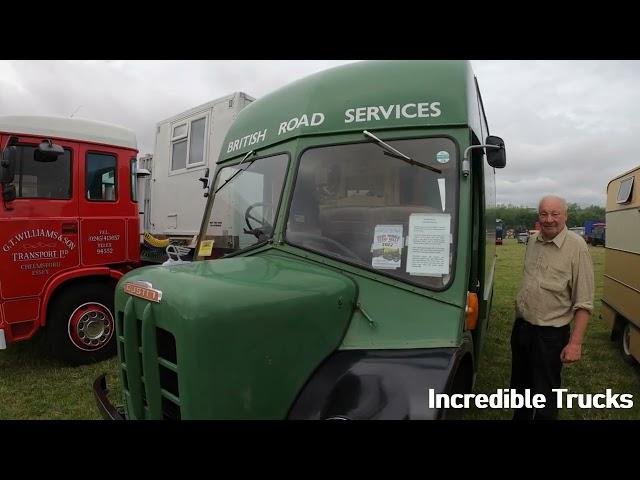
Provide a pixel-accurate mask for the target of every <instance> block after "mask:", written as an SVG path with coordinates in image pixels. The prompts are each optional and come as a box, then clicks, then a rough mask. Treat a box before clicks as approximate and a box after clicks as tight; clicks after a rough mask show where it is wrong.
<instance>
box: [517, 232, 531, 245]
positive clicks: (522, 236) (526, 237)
mask: <svg viewBox="0 0 640 480" xmlns="http://www.w3.org/2000/svg"><path fill="white" fill-rule="evenodd" d="M528 241H529V234H528V233H527V232H522V233H519V234H518V243H525V244H526V243H527V242H528Z"/></svg>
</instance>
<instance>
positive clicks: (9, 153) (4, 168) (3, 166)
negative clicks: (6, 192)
mask: <svg viewBox="0 0 640 480" xmlns="http://www.w3.org/2000/svg"><path fill="white" fill-rule="evenodd" d="M17 155H18V149H17V148H16V147H15V146H11V147H7V148H5V149H4V152H2V161H1V162H0V183H3V184H5V185H7V184H9V183H11V182H13V177H14V176H15V168H16V157H17Z"/></svg>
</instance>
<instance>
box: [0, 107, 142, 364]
mask: <svg viewBox="0 0 640 480" xmlns="http://www.w3.org/2000/svg"><path fill="white" fill-rule="evenodd" d="M0 149H1V150H2V162H1V164H0V191H1V195H2V198H1V199H0V203H1V204H2V205H1V206H0V266H1V267H0V348H6V345H8V344H10V343H12V342H15V341H19V340H27V339H30V338H32V337H33V336H34V334H35V333H36V332H37V331H38V330H39V329H40V328H42V327H44V336H45V342H46V344H47V345H48V347H49V348H50V351H51V352H52V353H53V354H54V355H55V356H57V357H59V358H62V359H63V360H65V361H67V362H69V363H72V364H81V363H87V362H90V361H97V360H101V359H104V358H107V357H109V356H110V355H112V354H113V353H114V352H115V341H114V340H115V339H114V338H113V337H114V331H115V328H114V325H115V322H114V318H113V289H114V287H115V284H116V283H117V281H118V279H119V278H121V277H122V275H123V274H124V273H126V272H127V271H129V270H131V269H132V268H134V267H135V266H137V265H138V264H139V256H140V244H139V219H138V207H137V203H136V200H137V199H136V155H137V153H138V150H137V145H136V137H135V134H134V133H133V132H132V131H130V130H128V129H126V128H123V127H120V126H116V125H111V124H107V123H102V122H95V121H89V120H83V119H74V118H59V117H41V116H0Z"/></svg>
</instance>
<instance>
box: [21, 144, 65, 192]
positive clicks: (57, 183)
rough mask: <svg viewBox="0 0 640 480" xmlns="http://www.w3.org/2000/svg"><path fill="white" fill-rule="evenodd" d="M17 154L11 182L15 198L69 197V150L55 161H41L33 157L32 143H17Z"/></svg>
mask: <svg viewBox="0 0 640 480" xmlns="http://www.w3.org/2000/svg"><path fill="white" fill-rule="evenodd" d="M17 148H18V155H17V162H16V168H15V172H16V174H15V177H14V180H13V184H14V185H15V188H16V197H17V198H52V199H62V200H65V199H69V198H71V152H70V151H69V150H67V149H65V151H64V154H63V155H61V156H60V157H58V159H57V160H56V161H55V162H51V163H43V162H36V161H35V160H34V159H33V152H34V151H35V149H36V147H35V146H34V145H17Z"/></svg>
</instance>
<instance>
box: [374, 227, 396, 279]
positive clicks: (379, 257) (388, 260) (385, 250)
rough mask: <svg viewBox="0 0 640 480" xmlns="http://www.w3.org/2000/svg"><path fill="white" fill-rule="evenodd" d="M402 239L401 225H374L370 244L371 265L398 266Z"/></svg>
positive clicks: (375, 266)
mask: <svg viewBox="0 0 640 480" xmlns="http://www.w3.org/2000/svg"><path fill="white" fill-rule="evenodd" d="M402 240H403V238H402V225H376V228H375V230H374V233H373V245H371V252H372V253H373V255H372V260H371V266H372V267H373V268H379V269H395V268H400V263H401V261H402V246H403V241H402Z"/></svg>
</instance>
